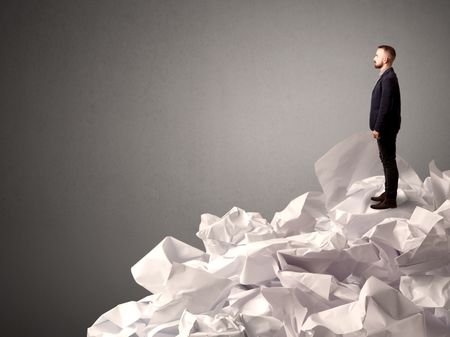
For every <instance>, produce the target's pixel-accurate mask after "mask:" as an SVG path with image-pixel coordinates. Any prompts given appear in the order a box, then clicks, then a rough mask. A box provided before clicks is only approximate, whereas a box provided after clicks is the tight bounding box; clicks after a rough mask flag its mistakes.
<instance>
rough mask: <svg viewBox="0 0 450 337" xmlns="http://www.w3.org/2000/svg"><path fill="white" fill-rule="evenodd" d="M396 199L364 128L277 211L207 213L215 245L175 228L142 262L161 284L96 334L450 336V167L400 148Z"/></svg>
mask: <svg viewBox="0 0 450 337" xmlns="http://www.w3.org/2000/svg"><path fill="white" fill-rule="evenodd" d="M397 162H398V167H399V173H400V180H399V189H398V199H397V201H398V208H396V209H388V210H382V211H376V210H373V209H371V208H370V204H371V203H372V202H371V201H370V197H371V196H373V195H374V194H378V193H381V192H382V191H383V188H384V177H383V175H382V168H381V164H380V162H379V159H378V152H377V146H376V142H375V141H374V140H373V139H371V136H370V134H369V133H358V134H355V135H352V136H351V137H349V138H347V139H345V140H344V141H342V142H340V143H339V144H337V145H336V146H334V147H333V148H332V149H330V150H329V151H328V152H327V153H326V154H325V155H323V156H322V157H321V158H320V159H319V160H318V161H317V162H316V164H315V171H316V175H317V178H318V180H319V182H320V185H321V187H322V192H317V191H311V192H306V193H304V194H302V195H300V196H299V197H297V198H295V199H294V200H292V201H291V202H290V203H289V204H288V205H287V206H286V207H285V208H284V209H283V210H281V211H279V212H276V213H275V214H274V217H273V219H272V220H271V221H267V220H266V219H264V218H263V217H262V216H261V215H260V214H259V213H257V212H246V211H245V210H243V209H240V208H238V207H233V208H232V209H231V210H230V211H229V212H227V213H226V214H225V215H223V216H222V217H218V216H215V215H212V214H203V215H202V216H201V223H200V226H199V231H198V232H197V236H198V237H199V238H200V239H201V240H202V241H203V243H204V246H205V251H202V250H200V249H197V248H195V247H192V246H190V245H188V244H186V243H183V242H181V241H179V240H177V239H175V238H173V237H166V238H165V239H164V240H162V241H161V243H160V244H158V245H157V246H156V247H155V248H153V249H152V250H151V251H150V252H149V253H148V254H147V255H145V256H144V257H143V258H142V259H141V260H140V261H138V262H137V263H136V264H135V265H134V266H133V267H132V268H131V271H132V274H133V277H134V278H135V280H136V282H137V283H138V284H140V285H141V286H143V287H144V288H145V289H147V290H148V291H149V292H150V293H151V294H150V295H149V296H147V297H145V298H143V299H141V300H139V301H130V302H127V303H123V304H120V305H118V306H116V307H115V308H113V309H111V310H109V311H108V312H106V313H104V314H103V315H101V316H100V317H99V318H98V319H97V320H96V321H95V322H94V324H93V325H92V326H91V327H90V328H88V331H87V336H88V337H119V336H120V337H136V336H137V337H153V336H155V337H168V336H180V337H187V336H243V337H244V336H247V337H253V336H254V337H256V336H258V337H266V336H267V337H269V336H276V337H294V336H295V337H297V336H300V337H334V336H340V337H341V336H343V337H363V336H364V337H368V336H370V337H386V336H390V337H400V336H401V337H403V336H410V337H450V240H449V235H450V171H440V170H439V169H438V168H437V166H436V164H435V163H434V161H433V162H431V163H430V165H429V169H430V176H429V177H427V178H426V179H425V180H424V181H423V182H422V181H421V180H420V178H419V177H418V175H417V174H416V173H415V172H414V170H413V169H412V168H411V167H410V166H409V165H408V163H407V162H406V161H405V160H404V159H402V158H401V157H398V158H397Z"/></svg>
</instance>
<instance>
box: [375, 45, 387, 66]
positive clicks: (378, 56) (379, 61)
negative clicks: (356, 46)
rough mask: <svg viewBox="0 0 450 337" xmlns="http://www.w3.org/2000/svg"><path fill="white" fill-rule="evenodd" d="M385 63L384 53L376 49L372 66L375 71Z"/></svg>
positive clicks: (380, 49) (382, 50)
mask: <svg viewBox="0 0 450 337" xmlns="http://www.w3.org/2000/svg"><path fill="white" fill-rule="evenodd" d="M386 61H387V57H386V52H385V51H384V49H382V48H378V49H377V52H376V53H375V57H374V58H373V66H374V67H375V68H376V69H380V68H381V67H382V66H383V64H384V63H385V62H386Z"/></svg>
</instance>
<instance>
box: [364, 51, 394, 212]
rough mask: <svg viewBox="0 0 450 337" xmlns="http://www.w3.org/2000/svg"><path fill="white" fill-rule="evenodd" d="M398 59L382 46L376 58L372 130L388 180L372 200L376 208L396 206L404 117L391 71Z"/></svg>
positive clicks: (371, 113) (371, 119) (371, 117)
mask: <svg viewBox="0 0 450 337" xmlns="http://www.w3.org/2000/svg"><path fill="white" fill-rule="evenodd" d="M395 56H396V53H395V49H394V48H392V47H391V46H386V45H381V46H379V47H378V49H377V51H376V54H375V57H374V58H373V62H374V67H375V68H376V69H379V70H380V78H379V79H378V81H377V83H376V84H375V87H374V89H373V91H372V100H371V105H370V130H372V136H373V138H375V139H376V140H377V143H378V150H379V153H380V159H381V162H382V164H383V169H384V177H385V185H384V188H385V190H384V192H383V193H382V194H381V195H379V196H376V197H372V198H371V199H372V200H373V201H378V203H377V204H374V205H371V206H370V207H372V208H373V209H386V208H396V207H397V202H396V199H397V188H398V169H397V162H396V160H395V148H396V145H395V142H396V139H397V134H398V131H399V130H400V122H401V118H400V88H399V85H398V79H397V75H396V74H395V72H394V69H393V68H392V64H393V62H394V60H395Z"/></svg>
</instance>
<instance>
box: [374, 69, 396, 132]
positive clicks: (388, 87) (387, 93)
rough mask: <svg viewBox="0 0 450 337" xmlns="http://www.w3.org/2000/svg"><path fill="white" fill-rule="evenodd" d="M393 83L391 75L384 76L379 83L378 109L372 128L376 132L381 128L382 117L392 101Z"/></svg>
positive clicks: (383, 117)
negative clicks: (379, 97)
mask: <svg viewBox="0 0 450 337" xmlns="http://www.w3.org/2000/svg"><path fill="white" fill-rule="evenodd" d="M394 84H395V79H394V78H393V77H388V78H385V79H383V82H382V83H381V100H380V110H379V111H378V117H377V121H376V123H375V128H374V131H377V132H378V133H380V132H381V131H382V129H383V122H384V119H385V117H386V114H387V113H388V111H389V108H390V106H391V103H392V96H393V91H394Z"/></svg>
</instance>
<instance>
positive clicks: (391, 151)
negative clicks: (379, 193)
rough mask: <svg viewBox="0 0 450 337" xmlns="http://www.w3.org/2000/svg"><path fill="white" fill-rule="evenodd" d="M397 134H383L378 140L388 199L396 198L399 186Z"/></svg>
mask: <svg viewBox="0 0 450 337" xmlns="http://www.w3.org/2000/svg"><path fill="white" fill-rule="evenodd" d="M396 139H397V135H381V137H380V138H379V139H378V140H377V142H378V150H379V152H380V159H381V163H382V164H383V169H384V178H385V183H384V190H385V192H386V199H389V200H396V198H397V188H398V169H397V161H396V160H395V148H396V146H395V142H396Z"/></svg>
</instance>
